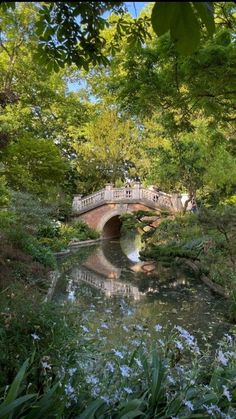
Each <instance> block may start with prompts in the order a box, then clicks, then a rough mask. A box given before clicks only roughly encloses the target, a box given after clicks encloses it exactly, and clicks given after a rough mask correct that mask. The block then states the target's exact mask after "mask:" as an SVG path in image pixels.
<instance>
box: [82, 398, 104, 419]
mask: <svg viewBox="0 0 236 419" xmlns="http://www.w3.org/2000/svg"><path fill="white" fill-rule="evenodd" d="M104 405H105V402H104V401H102V400H95V401H94V402H93V403H91V404H90V405H89V406H88V407H87V409H86V410H85V411H84V412H83V413H81V415H79V416H77V418H76V419H93V418H95V417H96V416H95V414H96V413H97V411H98V410H99V409H100V408H101V407H102V406H104Z"/></svg>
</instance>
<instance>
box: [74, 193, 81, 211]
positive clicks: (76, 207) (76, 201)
mask: <svg viewBox="0 0 236 419" xmlns="http://www.w3.org/2000/svg"><path fill="white" fill-rule="evenodd" d="M81 199H82V195H75V196H74V199H73V202H72V211H73V212H76V211H79V210H80V209H81Z"/></svg>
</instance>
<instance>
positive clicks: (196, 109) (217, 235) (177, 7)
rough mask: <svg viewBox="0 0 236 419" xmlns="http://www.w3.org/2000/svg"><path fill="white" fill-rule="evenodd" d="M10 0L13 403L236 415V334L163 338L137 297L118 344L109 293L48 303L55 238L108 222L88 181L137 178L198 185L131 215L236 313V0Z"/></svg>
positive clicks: (9, 373)
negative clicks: (218, 338) (211, 342)
mask: <svg viewBox="0 0 236 419" xmlns="http://www.w3.org/2000/svg"><path fill="white" fill-rule="evenodd" d="M213 6H214V7H213ZM0 11H1V16H0V72H1V80H0V337H1V339H0V369H1V376H0V387H1V394H0V397H1V401H0V403H1V404H0V417H3V418H7V417H9V418H21V417H24V418H28V419H30V418H37V417H39V418H40V417H46V416H45V415H48V417H54V416H56V417H65V418H67V417H68V418H69V417H80V418H81V419H82V418H84V419H85V418H88V419H90V418H93V417H94V418H95V417H96V418H98V417H99V418H106V417H107V418H108V417H110V418H113V417H114V418H122V419H125V418H131V417H145V418H153V417H162V418H164V417H165V418H169V417H172V418H174V417H180V418H184V417H209V416H213V417H215V418H218V417H222V418H231V417H232V418H233V417H235V415H236V413H235V409H236V399H235V386H236V383H235V342H234V340H233V338H232V337H231V336H229V335H226V336H225V337H224V339H223V340H222V342H220V343H219V344H218V346H217V348H215V349H216V351H215V354H213V351H212V350H210V351H209V352H208V348H207V347H204V348H203V349H201V348H199V347H198V346H197V342H196V340H195V338H194V337H193V336H191V335H190V334H189V333H188V332H187V331H185V330H183V329H182V328H180V327H179V328H178V327H176V328H175V329H174V330H172V331H170V330H168V331H167V332H166V336H169V338H167V340H166V341H164V340H165V339H164V337H163V338H162V337H160V336H159V332H161V329H162V327H161V326H160V325H156V328H155V330H154V331H153V330H152V331H149V330H148V328H147V327H146V325H143V324H142V325H141V326H140V325H136V324H135V323H134V322H132V319H131V320H130V314H127V313H128V312H129V313H130V310H129V309H128V307H126V306H125V304H124V303H122V304H121V305H120V307H119V309H120V310H121V314H122V315H124V313H126V314H127V316H126V317H125V323H124V324H123V326H122V327H123V329H122V330H123V334H124V332H129V333H128V335H127V337H126V338H124V340H123V337H122V339H120V340H119V342H118V345H117V347H116V348H113V347H111V342H112V341H111V336H110V334H109V333H110V332H109V327H110V326H109V321H108V320H107V319H108V318H109V319H110V320H112V316H111V313H112V307H110V306H109V304H108V303H107V307H105V309H106V311H104V313H106V314H104V313H103V314H104V318H103V315H102V314H101V312H99V303H98V304H97V306H96V310H94V307H95V306H93V307H91V308H88V307H86V306H85V303H84V301H83V296H81V299H80V304H81V305H80V306H79V307H78V305H76V304H75V305H73V304H72V305H70V304H68V305H67V304H64V303H62V305H59V304H56V303H53V302H47V303H46V302H45V299H47V298H46V293H47V290H48V288H49V286H50V284H51V276H50V271H51V270H52V269H57V267H58V264H57V260H56V256H55V253H56V252H61V251H64V250H66V249H67V248H68V245H69V244H70V243H71V242H75V241H78V240H79V241H84V240H86V239H96V238H98V237H99V232H96V231H94V230H92V229H90V228H89V226H87V225H86V224H85V223H82V222H75V221H74V220H73V218H72V214H71V204H72V199H73V195H74V194H85V195H87V194H89V193H91V192H93V191H96V190H98V189H100V188H103V187H104V185H105V184H106V183H107V182H109V183H114V184H116V185H124V183H125V182H126V181H132V180H137V179H140V180H141V181H142V183H143V184H144V185H145V186H150V185H156V186H158V188H159V189H161V190H163V191H165V192H175V193H178V194H185V195H186V196H187V197H188V199H187V201H186V205H185V207H184V208H183V214H180V215H178V216H175V215H174V214H170V213H166V212H164V211H160V212H159V213H158V214H155V215H154V214H153V213H152V212H144V211H139V212H137V213H136V214H130V213H127V214H125V215H123V217H122V222H123V230H125V229H138V230H139V231H141V232H142V233H144V234H143V240H144V242H145V244H146V248H145V250H144V251H143V253H142V257H143V259H152V260H154V261H157V263H162V264H163V265H165V266H170V265H173V264H174V263H175V264H181V265H183V264H184V263H187V262H188V266H190V265H189V263H190V264H191V263H192V264H194V266H195V265H196V266H197V270H198V276H200V277H203V278H206V280H207V281H208V284H209V283H210V284H211V285H213V287H214V286H215V287H216V288H214V289H215V290H217V289H218V290H219V289H221V290H222V295H225V297H226V298H228V299H229V300H228V301H229V304H228V305H229V308H230V310H229V321H234V322H235V320H236V272H235V260H236V254H235V249H236V212H235V206H236V131H235V102H236V101H235V98H236V85H235V80H236V78H235V68H236V65H235V64H236V49H235V4H234V3H233V2H216V3H215V2H214V4H213V3H209V2H202V3H200V2H185V3H183V2H176V3H174V2H155V3H154V4H147V5H146V6H145V8H144V9H143V10H142V11H141V13H140V16H139V17H136V18H134V17H132V16H131V15H130V14H129V13H128V11H127V8H126V6H125V4H124V3H123V2H16V3H15V2H2V3H1V5H0ZM213 14H214V16H213ZM157 35H158V36H157ZM191 200H195V202H196V208H195V209H196V213H195V214H193V213H192V212H189V211H187V209H188V207H187V204H188V203H189V202H190V201H191ZM68 263H69V262H68ZM62 264H63V263H62ZM191 266H193V265H191ZM64 269H65V272H66V269H67V265H66V263H65V265H64ZM62 270H63V268H62ZM217 287H218V288H217ZM112 303H114V304H115V301H112ZM122 310H123V311H122ZM98 314H99V315H98ZM119 327H120V324H118V325H116V326H115V331H117V330H118V329H119ZM149 332H150V333H149ZM153 332H154V334H153ZM157 333H158V335H157ZM117 336H120V335H119V334H117ZM122 336H123V335H122ZM152 339H153V340H154V341H155V342H158V344H156V345H154V346H152V343H151V341H152ZM203 340H204V339H203ZM137 341H138V342H139V343H138V344H137ZM6 348H7V350H6ZM211 361H212V362H211ZM210 363H211V367H209V368H207V369H206V365H207V366H208V365H210ZM14 377H16V378H15V380H14ZM54 384H55V385H54ZM8 386H10V387H8ZM95 399H96V400H95ZM78 415H80V416H78Z"/></svg>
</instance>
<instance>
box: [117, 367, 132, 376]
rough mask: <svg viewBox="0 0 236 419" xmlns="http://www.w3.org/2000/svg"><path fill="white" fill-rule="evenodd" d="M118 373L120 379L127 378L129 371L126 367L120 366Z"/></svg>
mask: <svg viewBox="0 0 236 419" xmlns="http://www.w3.org/2000/svg"><path fill="white" fill-rule="evenodd" d="M120 372H121V375H122V377H129V376H130V372H131V369H130V368H129V367H128V366H127V365H121V366H120Z"/></svg>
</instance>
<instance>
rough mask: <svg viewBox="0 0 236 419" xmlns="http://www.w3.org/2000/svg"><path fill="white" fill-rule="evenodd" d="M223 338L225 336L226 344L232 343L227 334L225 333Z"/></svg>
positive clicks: (230, 337)
mask: <svg viewBox="0 0 236 419" xmlns="http://www.w3.org/2000/svg"><path fill="white" fill-rule="evenodd" d="M224 336H225V338H226V340H227V342H228V343H232V342H233V339H232V336H230V335H228V333H225V334H224Z"/></svg>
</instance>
